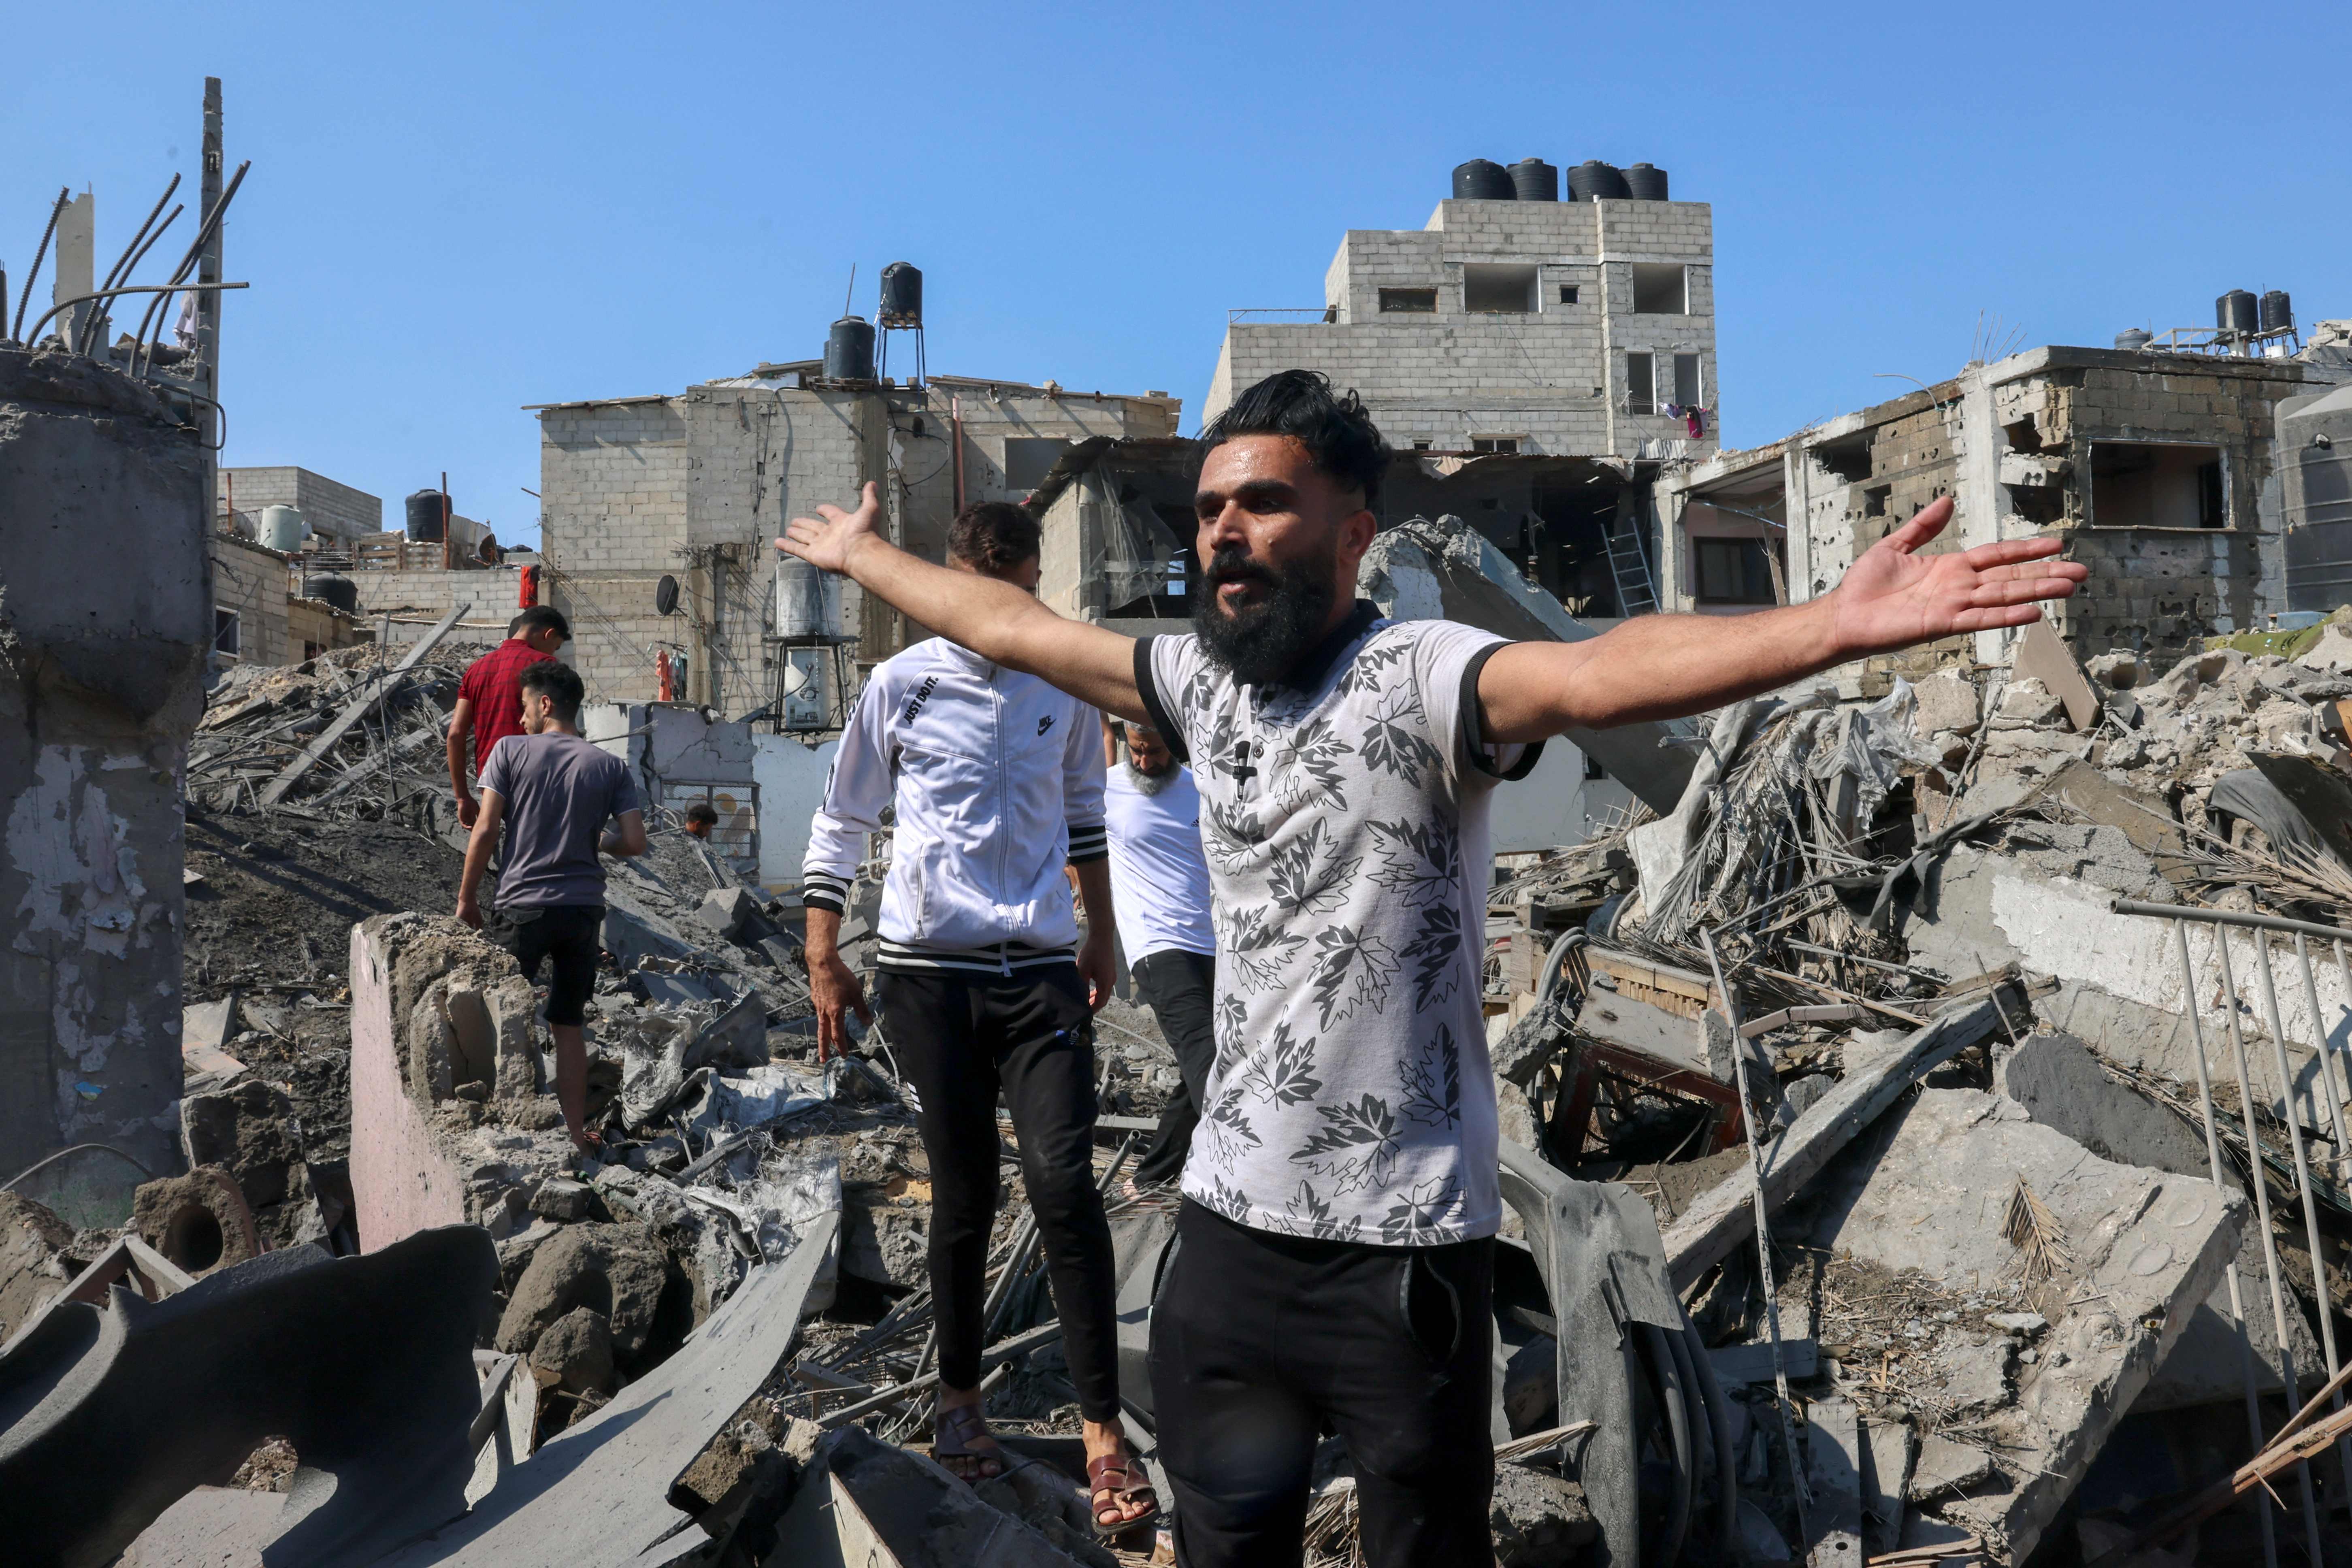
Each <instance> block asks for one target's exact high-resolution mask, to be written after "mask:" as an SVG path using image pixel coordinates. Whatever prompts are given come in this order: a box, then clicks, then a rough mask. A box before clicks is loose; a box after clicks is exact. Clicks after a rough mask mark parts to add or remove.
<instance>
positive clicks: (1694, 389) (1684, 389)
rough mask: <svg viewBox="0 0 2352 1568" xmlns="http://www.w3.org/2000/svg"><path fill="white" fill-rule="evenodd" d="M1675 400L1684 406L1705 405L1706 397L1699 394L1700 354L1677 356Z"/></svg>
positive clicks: (1698, 406) (1696, 406)
mask: <svg viewBox="0 0 2352 1568" xmlns="http://www.w3.org/2000/svg"><path fill="white" fill-rule="evenodd" d="M1675 404H1676V405H1679V406H1681V407H1684V408H1700V407H1704V406H1705V405H1706V399H1705V398H1704V397H1701V396H1700V395H1699V385H1698V355H1696V354H1676V355H1675Z"/></svg>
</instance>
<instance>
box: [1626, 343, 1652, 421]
mask: <svg viewBox="0 0 2352 1568" xmlns="http://www.w3.org/2000/svg"><path fill="white" fill-rule="evenodd" d="M1657 411H1658V378H1657V369H1656V362H1655V360H1654V358H1653V357H1652V356H1651V355H1649V354H1642V353H1632V354H1627V355H1626V356H1625V412H1627V413H1628V414H1655V413H1656V412H1657Z"/></svg>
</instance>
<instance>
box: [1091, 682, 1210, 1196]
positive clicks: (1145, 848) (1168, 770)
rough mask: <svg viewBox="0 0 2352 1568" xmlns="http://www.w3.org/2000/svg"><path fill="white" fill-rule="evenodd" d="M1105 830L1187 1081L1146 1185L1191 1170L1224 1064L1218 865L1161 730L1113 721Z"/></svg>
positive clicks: (1151, 990) (1138, 972)
mask: <svg viewBox="0 0 2352 1568" xmlns="http://www.w3.org/2000/svg"><path fill="white" fill-rule="evenodd" d="M1104 722H1105V735H1104V740H1103V746H1104V758H1103V760H1104V762H1105V763H1107V764H1108V769H1109V772H1108V775H1107V776H1106V778H1105V781H1104V784H1103V825H1104V826H1106V827H1107V828H1108V829H1109V835H1110V881H1111V892H1112V899H1111V910H1112V912H1113V918H1114V920H1115V921H1116V922H1117V924H1118V940H1119V945H1120V946H1121V947H1123V948H1124V949H1126V952H1127V963H1128V971H1129V974H1130V975H1132V976H1133V978H1134V980H1135V984H1136V989H1137V990H1139V991H1140V992H1141V993H1142V994H1143V999H1144V1001H1146V1002H1148V1003H1150V1005H1151V1016H1153V1017H1154V1018H1156V1019H1158V1020H1159V1022H1160V1033H1161V1034H1162V1035H1164V1036H1166V1037H1167V1039H1168V1046H1169V1048H1170V1049H1171V1050H1172V1051H1173V1052H1174V1053H1175V1054H1176V1074H1177V1077H1178V1078H1180V1079H1182V1083H1181V1086H1180V1087H1179V1088H1178V1089H1177V1090H1176V1092H1175V1093H1174V1094H1173V1095H1171V1096H1170V1097H1169V1100H1168V1103H1167V1105H1166V1106H1165V1107H1164V1108H1163V1109H1162V1110H1160V1126H1159V1129H1158V1131H1155V1132H1154V1133H1153V1134H1152V1137H1151V1142H1150V1146H1149V1147H1148V1148H1146V1149H1145V1150H1144V1152H1143V1157H1142V1158H1141V1159H1139V1160H1138V1161H1137V1162H1136V1165H1135V1182H1136V1184H1137V1185H1139V1186H1146V1185H1151V1184H1164V1183H1170V1182H1173V1181H1175V1180H1176V1178H1177V1177H1179V1176H1181V1175H1182V1174H1183V1173H1184V1155H1185V1153H1186V1152H1187V1151H1189V1150H1190V1149H1191V1148H1192V1129H1193V1127H1194V1126H1195V1125H1197V1124H1198V1123H1199V1121H1200V1120H1201V1105H1202V1097H1203V1095H1204V1094H1205V1093H1206V1092H1207V1088H1208V1082H1209V1069H1210V1068H1213V1067H1214V1066H1215V1065H1216V1059H1217V1044H1216V1038H1215V1034H1214V1030H1215V1006H1216V983H1217V939H1216V933H1215V931H1214V929H1213V927H1212V926H1211V924H1210V922H1209V863H1208V861H1207V859H1206V858H1203V857H1202V853H1201V792H1200V790H1199V789H1198V787H1196V786H1195V785H1194V784H1193V783H1192V769H1190V768H1188V767H1186V766H1185V765H1184V764H1183V763H1180V762H1178V761H1177V760H1176V754H1175V753H1174V752H1171V750H1169V747H1168V742H1167V740H1166V738H1165V737H1163V736H1162V735H1161V734H1160V731H1157V730H1155V729H1153V728H1152V727H1151V726H1150V725H1149V724H1145V723H1130V722H1122V721H1119V720H1117V719H1111V720H1106V721H1104Z"/></svg>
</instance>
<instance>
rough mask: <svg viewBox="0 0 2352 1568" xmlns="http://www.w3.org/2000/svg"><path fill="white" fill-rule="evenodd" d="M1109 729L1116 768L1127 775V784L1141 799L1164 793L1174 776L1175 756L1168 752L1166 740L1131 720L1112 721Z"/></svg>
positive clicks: (1147, 725) (1148, 726) (1156, 732)
mask: <svg viewBox="0 0 2352 1568" xmlns="http://www.w3.org/2000/svg"><path fill="white" fill-rule="evenodd" d="M1110 728H1111V733H1112V734H1114V735H1116V736H1118V741H1119V759H1118V765H1119V766H1120V767H1122V768H1124V769H1125V770H1126V771H1127V782H1128V783H1129V784H1133V785H1134V786H1135V788H1136V791H1137V793H1138V794H1140V795H1158V794H1159V793H1160V791H1161V790H1163V789H1166V788H1167V787H1168V784H1169V781H1170V780H1171V779H1173V778H1174V777H1175V776H1176V753H1175V752H1171V751H1170V750H1169V749H1168V739H1167V737H1166V736H1164V735H1162V734H1161V733H1160V731H1157V730H1155V729H1153V728H1152V727H1151V726H1150V725H1149V724H1144V723H1139V722H1137V721H1133V720H1119V719H1114V720H1112V721H1111V725H1110Z"/></svg>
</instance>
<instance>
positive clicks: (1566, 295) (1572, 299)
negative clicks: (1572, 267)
mask: <svg viewBox="0 0 2352 1568" xmlns="http://www.w3.org/2000/svg"><path fill="white" fill-rule="evenodd" d="M1559 302H1560V303H1561V304H1563V305H1573V304H1575V303H1576V285H1575V284H1573V283H1563V284H1561V285H1560V286H1559Z"/></svg>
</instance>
